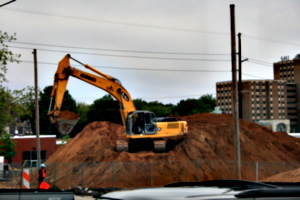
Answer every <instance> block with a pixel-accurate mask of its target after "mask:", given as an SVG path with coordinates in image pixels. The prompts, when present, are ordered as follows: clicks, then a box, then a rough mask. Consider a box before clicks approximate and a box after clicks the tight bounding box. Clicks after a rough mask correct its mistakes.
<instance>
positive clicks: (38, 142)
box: [32, 49, 41, 167]
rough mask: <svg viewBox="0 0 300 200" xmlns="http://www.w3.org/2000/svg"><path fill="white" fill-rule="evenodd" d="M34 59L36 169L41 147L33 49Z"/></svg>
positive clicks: (34, 52) (38, 163)
mask: <svg viewBox="0 0 300 200" xmlns="http://www.w3.org/2000/svg"><path fill="white" fill-rule="evenodd" d="M32 53H33V59H34V91H35V131H36V153H37V167H40V165H41V145H40V117H39V97H38V75H37V74H38V73H37V57H36V49H33V52H32Z"/></svg>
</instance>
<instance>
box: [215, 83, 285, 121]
mask: <svg viewBox="0 0 300 200" xmlns="http://www.w3.org/2000/svg"><path fill="white" fill-rule="evenodd" d="M231 84H232V82H231V81H230V82H229V81H227V82H218V83H217V87H216V89H217V102H216V104H217V106H219V107H220V109H221V110H222V111H223V113H232V104H231V102H232V101H231V96H232V95H231V94H232V93H231V88H232V87H231ZM242 85H243V90H242V118H243V119H244V120H246V121H254V122H256V121H260V120H269V119H271V120H273V119H286V114H287V107H286V94H287V93H286V82H285V81H284V80H247V81H242Z"/></svg>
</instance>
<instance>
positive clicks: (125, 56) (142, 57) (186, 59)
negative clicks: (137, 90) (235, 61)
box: [9, 46, 230, 62]
mask: <svg viewBox="0 0 300 200" xmlns="http://www.w3.org/2000/svg"><path fill="white" fill-rule="evenodd" d="M9 47H10V48H20V49H32V48H29V47H18V46H9ZM38 50H39V51H50V52H61V53H72V54H85V55H97V56H109V57H121V58H140V59H158V60H185V61H216V62H230V60H224V59H193V58H166V57H150V56H130V55H112V54H99V53H86V52H70V51H61V50H50V49H38Z"/></svg>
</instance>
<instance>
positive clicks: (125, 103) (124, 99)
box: [48, 54, 136, 134]
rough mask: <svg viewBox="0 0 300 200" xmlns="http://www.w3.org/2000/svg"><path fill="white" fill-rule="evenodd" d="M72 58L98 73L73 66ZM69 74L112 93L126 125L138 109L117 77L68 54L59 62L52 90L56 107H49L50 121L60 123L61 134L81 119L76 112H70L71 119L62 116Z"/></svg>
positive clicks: (65, 132)
mask: <svg viewBox="0 0 300 200" xmlns="http://www.w3.org/2000/svg"><path fill="white" fill-rule="evenodd" d="M70 59H72V60H74V61H76V62H78V63H80V64H82V65H83V66H85V67H86V68H87V69H89V70H91V71H93V72H94V73H96V74H97V75H94V74H92V73H88V72H84V71H81V70H79V69H76V68H74V67H71V66H70ZM69 76H73V77H75V78H78V79H80V80H82V81H84V82H87V83H89V84H91V85H94V86H96V87H98V88H100V89H102V90H105V91H106V92H108V93H109V94H111V95H112V96H113V97H114V98H115V99H116V100H117V101H118V102H119V104H120V113H121V117H122V121H123V124H124V125H125V124H126V118H127V116H128V114H129V113H130V112H133V111H135V110H136V109H135V106H134V104H133V101H132V99H131V96H130V94H129V92H128V91H127V90H126V89H125V88H124V87H123V86H122V85H121V83H120V82H119V81H118V80H117V79H116V78H113V77H111V76H109V75H106V74H104V73H102V72H100V71H98V70H96V69H95V68H93V67H91V66H89V65H86V64H83V63H81V62H79V61H77V60H75V59H74V58H72V57H71V56H70V55H69V54H68V55H66V56H65V57H64V58H63V59H62V60H61V61H60V62H59V64H58V68H57V70H56V73H55V76H54V83H53V88H52V92H51V99H53V98H54V99H55V103H54V108H53V110H51V108H49V113H48V115H49V116H50V122H51V123H52V124H58V126H59V129H58V130H59V132H61V134H68V133H69V132H70V131H71V130H72V127H69V129H68V128H66V127H67V125H68V124H69V125H71V126H72V125H73V126H74V125H75V124H76V123H77V121H78V120H79V116H78V117H77V118H76V115H75V114H72V115H70V114H69V116H72V117H70V118H71V119H68V118H67V119H66V118H63V117H62V116H61V115H62V111H61V107H62V103H63V98H64V93H65V91H66V87H67V84H68V80H69ZM50 106H51V104H50ZM72 118H73V119H72ZM62 127H65V128H62ZM64 129H68V131H64ZM70 129H71V130H70ZM62 132H63V133H62Z"/></svg>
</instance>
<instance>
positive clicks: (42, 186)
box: [40, 181, 50, 190]
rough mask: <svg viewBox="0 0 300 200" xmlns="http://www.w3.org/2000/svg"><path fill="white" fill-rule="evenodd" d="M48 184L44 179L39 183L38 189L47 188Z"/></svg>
mask: <svg viewBox="0 0 300 200" xmlns="http://www.w3.org/2000/svg"><path fill="white" fill-rule="evenodd" d="M49 188H50V185H49V184H48V183H46V182H45V181H43V182H42V183H41V185H40V189H46V190H47V189H49Z"/></svg>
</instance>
